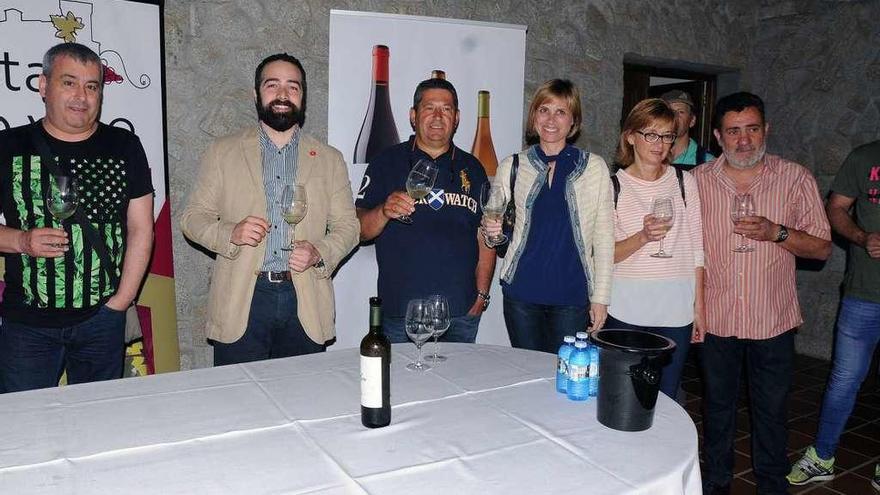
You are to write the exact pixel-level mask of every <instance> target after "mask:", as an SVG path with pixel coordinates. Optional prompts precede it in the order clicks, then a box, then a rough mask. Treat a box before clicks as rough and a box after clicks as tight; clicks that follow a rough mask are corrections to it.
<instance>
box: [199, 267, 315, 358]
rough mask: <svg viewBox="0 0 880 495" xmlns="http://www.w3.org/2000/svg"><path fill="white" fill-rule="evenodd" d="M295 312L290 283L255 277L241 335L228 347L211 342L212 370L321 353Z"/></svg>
mask: <svg viewBox="0 0 880 495" xmlns="http://www.w3.org/2000/svg"><path fill="white" fill-rule="evenodd" d="M296 310H297V306H296V293H295V292H294V290H293V282H291V281H289V280H284V281H282V282H270V281H268V280H266V279H265V278H263V277H259V278H258V279H257V282H256V284H255V285H254V297H253V299H251V308H250V313H249V314H248V323H247V327H246V328H245V330H244V335H242V336H241V338H239V339H238V340H236V341H235V342H232V343H229V344H226V343H223V342H217V341H215V340H212V341H211V345H213V346H214V366H223V365H227V364H236V363H248V362H251V361H260V360H263V359H275V358H283V357H290V356H300V355H303V354H313V353H316V352H324V350H325V345H324V343H323V342H322V343H320V344H318V343H316V342H314V341H313V340H312V339H310V338H309V336H308V335H306V331H305V329H304V328H303V326H302V324H301V323H300V321H299V318H298V317H297V315H296Z"/></svg>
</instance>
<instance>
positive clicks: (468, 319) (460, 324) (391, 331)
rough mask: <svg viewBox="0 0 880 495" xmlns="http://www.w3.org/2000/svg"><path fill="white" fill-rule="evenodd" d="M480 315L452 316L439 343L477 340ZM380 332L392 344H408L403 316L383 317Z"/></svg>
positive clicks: (469, 342) (468, 342)
mask: <svg viewBox="0 0 880 495" xmlns="http://www.w3.org/2000/svg"><path fill="white" fill-rule="evenodd" d="M480 318H482V315H476V316H471V315H462V316H453V317H452V318H451V319H450V322H449V329H447V330H446V332H445V333H444V334H443V335H442V336H441V337H440V342H464V343H467V344H473V343H474V342H475V341H476V340H477V329H478V328H479V326H480ZM382 332H383V333H384V334H385V336H386V337H388V340H389V341H391V343H392V344H401V343H405V342H409V337H407V336H406V318H405V317H403V316H383V317H382Z"/></svg>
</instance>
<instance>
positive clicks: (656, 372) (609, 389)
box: [590, 329, 675, 431]
mask: <svg viewBox="0 0 880 495" xmlns="http://www.w3.org/2000/svg"><path fill="white" fill-rule="evenodd" d="M590 340H591V341H592V343H593V344H595V345H596V346H598V347H599V404H598V417H599V422H600V423H602V424H603V425H605V426H607V427H609V428H612V429H615V430H619V431H643V430H647V429H648V428H650V427H651V424H652V423H653V422H654V405H655V404H656V403H657V393H658V392H659V390H660V377H661V375H662V372H663V366H664V365H665V364H666V363H667V362H668V360H669V355H670V354H671V353H672V351H673V350H675V342H673V341H672V340H670V339H668V338H666V337H663V336H662V335H657V334H654V333H650V332H643V331H639V330H614V329H609V330H600V331H598V332H595V333H593V334H592V335H591V336H590Z"/></svg>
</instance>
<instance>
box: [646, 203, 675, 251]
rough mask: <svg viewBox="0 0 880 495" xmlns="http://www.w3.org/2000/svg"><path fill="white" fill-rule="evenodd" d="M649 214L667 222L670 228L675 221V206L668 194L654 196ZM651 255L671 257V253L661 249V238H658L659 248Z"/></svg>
mask: <svg viewBox="0 0 880 495" xmlns="http://www.w3.org/2000/svg"><path fill="white" fill-rule="evenodd" d="M651 214H652V215H653V216H654V218H655V219H657V220H660V221H661V222H666V223H668V224H669V227H670V228H672V223H673V222H674V221H675V208H674V207H673V205H672V198H671V197H669V196H662V197H659V198H654V204H653V205H652V206H651ZM651 257H652V258H672V255H671V254H669V253H667V252H666V251H663V239H660V249H659V250H658V251H657V252H656V253H654V254H652V255H651Z"/></svg>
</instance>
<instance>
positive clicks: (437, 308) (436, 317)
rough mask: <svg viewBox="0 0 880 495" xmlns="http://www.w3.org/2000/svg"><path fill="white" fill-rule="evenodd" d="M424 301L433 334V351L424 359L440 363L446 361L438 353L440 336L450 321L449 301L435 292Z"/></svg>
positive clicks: (447, 328)
mask: <svg viewBox="0 0 880 495" xmlns="http://www.w3.org/2000/svg"><path fill="white" fill-rule="evenodd" d="M425 302H426V304H427V307H428V313H429V316H430V321H431V330H432V332H431V334H432V335H433V336H434V353H433V354H429V355H428V356H427V357H426V358H425V361H430V362H432V363H441V362H443V361H446V356H443V355H441V354H439V351H440V336H442V335H443V334H444V333H446V330H449V325H450V323H451V321H452V320H451V319H450V317H449V301H448V300H447V299H446V297H445V296H441V295H439V294H435V295H433V296H429V297H428V298H427V299H426V300H425Z"/></svg>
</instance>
